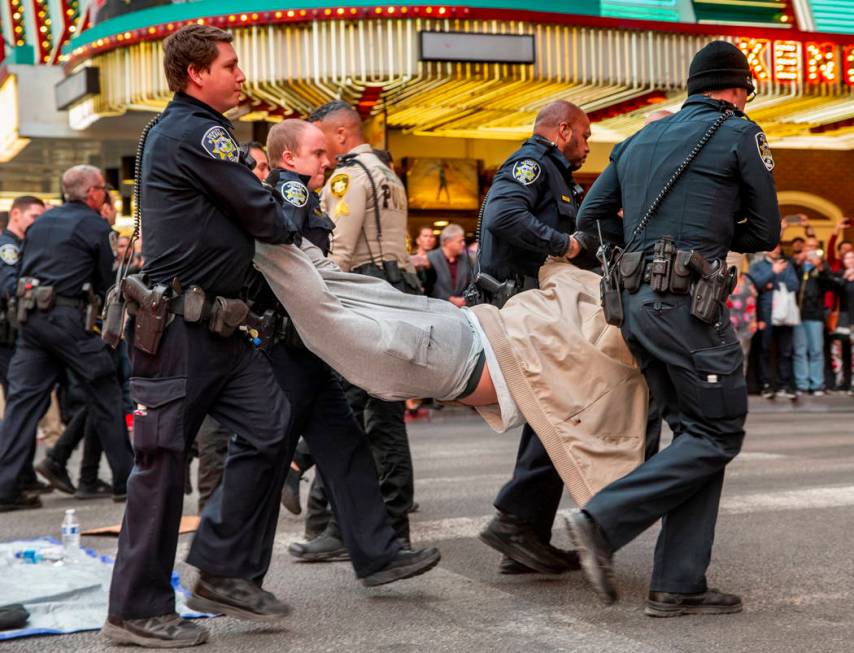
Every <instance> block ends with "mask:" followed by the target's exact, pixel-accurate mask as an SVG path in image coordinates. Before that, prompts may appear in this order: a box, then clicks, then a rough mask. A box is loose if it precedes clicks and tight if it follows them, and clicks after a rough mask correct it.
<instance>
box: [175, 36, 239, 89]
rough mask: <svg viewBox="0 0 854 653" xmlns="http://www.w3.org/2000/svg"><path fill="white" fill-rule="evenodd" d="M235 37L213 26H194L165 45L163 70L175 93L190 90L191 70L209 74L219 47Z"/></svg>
mask: <svg viewBox="0 0 854 653" xmlns="http://www.w3.org/2000/svg"><path fill="white" fill-rule="evenodd" d="M233 38H234V37H233V36H232V35H231V33H230V32H226V31H225V30H223V29H220V28H219V27H214V26H213V25H198V24H195V23H194V24H192V25H187V26H186V27H182V28H181V29H179V30H178V31H177V32H175V33H174V34H172V35H171V36H169V37H167V39H166V40H165V41H163V70H164V71H165V73H166V81H167V82H168V83H169V90H171V91H172V92H173V93H177V92H178V91H183V90H184V89H186V88H187V82H188V81H189V76H188V74H187V69H188V68H189V67H190V66H194V67H195V68H198V69H199V70H206V69H209V68H210V65H211V64H212V63H213V62H214V60H215V59H216V58H217V56H218V55H219V49H218V48H217V46H216V44H217V43H231V41H232V39H233Z"/></svg>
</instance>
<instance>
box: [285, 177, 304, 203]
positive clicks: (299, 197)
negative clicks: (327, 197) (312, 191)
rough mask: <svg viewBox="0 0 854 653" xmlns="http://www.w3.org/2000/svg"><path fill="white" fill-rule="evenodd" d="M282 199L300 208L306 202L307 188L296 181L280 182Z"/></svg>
mask: <svg viewBox="0 0 854 653" xmlns="http://www.w3.org/2000/svg"><path fill="white" fill-rule="evenodd" d="M280 192H281V193H282V199H283V200H285V201H286V202H287V203H288V204H293V205H294V206H296V207H298V208H302V207H303V206H305V205H306V203H307V202H308V188H306V187H305V186H304V185H303V184H301V183H300V182H298V181H286V182H285V183H284V184H282V189H281V191H280Z"/></svg>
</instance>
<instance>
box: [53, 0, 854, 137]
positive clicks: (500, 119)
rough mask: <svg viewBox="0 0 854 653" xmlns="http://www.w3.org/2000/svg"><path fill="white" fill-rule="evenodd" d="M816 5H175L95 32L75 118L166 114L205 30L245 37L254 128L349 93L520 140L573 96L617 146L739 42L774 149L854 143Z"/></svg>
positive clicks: (392, 123) (372, 104)
mask: <svg viewBox="0 0 854 653" xmlns="http://www.w3.org/2000/svg"><path fill="white" fill-rule="evenodd" d="M806 2H807V0H693V1H689V0H645V1H644V2H638V1H637V0H580V1H579V2H573V3H566V4H567V5H572V7H571V9H562V8H560V7H563V5H560V6H558V7H557V8H555V9H552V8H551V7H550V8H549V9H550V11H548V12H537V11H529V10H527V9H525V8H524V4H523V3H522V2H519V1H513V0H492V1H490V0H471V1H470V2H468V3H466V4H465V5H420V4H414V3H404V4H397V5H381V6H378V5H373V4H371V3H369V2H364V1H356V2H352V3H348V4H346V5H337V4H334V3H331V2H327V1H324V0H313V1H307V2H305V3H304V6H305V8H302V9H300V8H288V7H283V6H282V4H281V3H277V2H273V1H271V0H251V1H245V2H237V1H236V0H225V1H223V2H213V1H212V0H202V1H199V2H192V3H182V4H174V5H168V6H163V7H156V8H154V9H150V10H144V11H137V12H134V13H129V14H127V15H124V16H119V17H118V18H114V19H112V20H109V21H106V22H104V23H101V24H98V25H95V26H94V27H92V28H90V29H88V30H86V31H84V32H82V33H81V34H80V35H79V36H78V37H77V38H76V39H74V40H73V41H72V42H71V44H70V45H69V46H67V47H66V48H65V50H64V53H65V55H64V57H65V59H66V69H67V71H68V72H71V71H73V70H76V69H78V68H79V67H81V66H84V65H88V66H96V67H98V68H99V69H100V84H101V92H100V94H98V95H96V96H94V97H91V98H88V99H85V100H83V101H82V102H79V103H78V104H76V105H75V106H73V107H72V108H71V110H70V114H69V115H70V121H71V124H72V126H74V127H75V128H81V129H82V128H85V127H87V126H89V125H91V124H92V123H93V122H95V121H97V120H98V119H99V118H102V117H105V116H118V115H122V114H123V113H125V112H126V111H128V110H146V111H151V110H159V109H161V108H162V107H163V106H165V104H166V102H168V100H169V98H170V96H171V94H170V93H169V91H168V89H167V86H166V82H165V78H164V76H163V72H162V63H161V62H162V45H161V44H162V39H163V38H165V37H166V36H168V34H170V33H171V32H173V31H175V30H176V29H178V28H179V27H181V26H182V25H184V24H187V23H190V22H203V23H207V24H214V25H218V26H222V27H224V28H226V29H229V30H231V31H232V32H233V33H234V35H235V42H234V44H235V47H236V49H237V51H238V54H239V56H240V61H241V67H242V68H243V70H244V72H245V73H246V76H247V82H246V84H245V87H244V90H245V97H244V100H243V102H242V104H241V106H240V108H239V109H238V111H237V113H236V115H235V117H237V118H239V119H242V120H261V119H266V120H273V121H275V120H280V119H282V118H285V117H289V116H300V115H305V114H307V113H308V112H310V111H311V109H312V108H314V107H316V106H317V105H319V104H322V103H323V102H326V101H327V100H329V99H332V98H339V97H340V98H342V99H345V100H347V101H349V102H351V103H353V104H355V105H357V106H358V107H359V108H360V110H361V111H362V112H363V113H364V114H365V115H367V114H370V113H372V112H379V111H384V112H385V113H386V117H387V125H388V126H389V127H392V128H396V129H400V130H402V131H403V132H404V133H411V134H419V135H436V136H455V137H464V138H489V139H512V140H518V139H520V138H522V137H524V136H525V135H527V134H528V133H530V129H531V125H532V123H533V118H534V116H535V115H536V113H537V111H539V109H540V108H542V107H543V106H544V105H545V104H547V103H548V102H551V101H553V100H555V99H566V100H569V101H571V102H574V103H576V104H578V105H580V106H581V107H582V108H583V109H584V110H585V111H587V112H588V114H590V115H591V117H592V119H593V120H594V122H595V126H594V139H596V140H600V141H605V142H613V141H617V140H621V139H622V138H625V137H626V136H628V135H630V134H631V133H633V132H634V131H635V130H636V129H637V128H638V127H639V126H640V125H641V123H642V120H643V118H644V116H645V115H646V114H647V113H648V112H649V111H650V110H651V108H659V107H664V106H669V107H673V108H678V106H679V104H680V103H681V101H682V100H683V99H684V88H685V86H684V84H685V78H686V77H687V69H688V64H689V62H690V59H691V57H692V55H693V53H694V52H696V51H697V50H698V49H699V48H701V47H702V46H703V45H704V44H705V43H707V42H708V41H710V40H713V39H715V38H725V39H729V40H731V41H732V42H734V43H736V44H737V45H738V46H739V47H741V48H742V50H744V52H745V53H746V54H747V55H748V57H749V58H750V61H751V65H752V67H753V70H754V76H755V77H756V79H757V82H758V89H759V93H760V96H759V98H758V100H757V101H756V103H755V104H754V105H751V107H749V113H750V115H751V117H753V118H754V119H756V120H758V121H760V122H762V124H763V126H764V127H765V128H766V129H767V131H768V134H769V137H770V138H771V140H772V141H774V142H776V143H777V144H779V143H781V142H783V143H786V142H794V141H797V142H798V143H804V142H807V143H809V142H812V143H813V144H816V146H821V147H824V146H832V147H846V148H847V147H854V143H852V141H851V132H852V124H854V97H852V93H854V37H850V36H844V35H830V34H818V33H806V32H803V31H800V30H799V29H798V28H797V25H796V24H795V22H796V21H795V16H796V15H797V20H798V21H801V22H802V21H804V20H807V18H806V17H808V18H809V20H815V21H817V20H819V18H821V17H822V16H825V14H821V13H816V12H813V11H811V10H810V9H809V7H808V5H806V4H805V3H806ZM812 4H813V5H818V4H822V3H821V2H813V3H812ZM823 4H824V5H832V4H833V3H832V2H830V0H827V2H824V3H823ZM805 7H807V8H806V9H805ZM570 12H571V13H570ZM649 19H654V20H655V21H657V22H652V21H650V20H649ZM666 21H672V22H666ZM676 21H679V22H676ZM735 22H740V23H741V25H739V26H733V23H735ZM769 25H774V26H775V28H773V29H771V28H769V27H768V26H769ZM424 31H439V32H464V33H473V34H514V35H522V34H527V35H531V37H532V38H533V39H534V50H535V53H536V56H535V62H534V63H533V64H507V63H501V64H499V63H483V62H468V63H461V62H455V63H452V62H442V61H423V60H421V59H420V53H419V36H420V33H421V32H424Z"/></svg>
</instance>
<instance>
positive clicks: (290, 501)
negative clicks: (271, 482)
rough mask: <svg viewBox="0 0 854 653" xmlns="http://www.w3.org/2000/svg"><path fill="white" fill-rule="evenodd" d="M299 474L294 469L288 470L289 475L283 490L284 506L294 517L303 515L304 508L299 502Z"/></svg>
mask: <svg viewBox="0 0 854 653" xmlns="http://www.w3.org/2000/svg"><path fill="white" fill-rule="evenodd" d="M299 484H300V475H299V472H297V471H295V470H294V469H293V468H291V469H289V470H288V475H287V476H286V477H285V485H284V487H283V488H282V505H283V506H284V508H285V510H287V511H288V512H289V513H291V514H292V515H299V514H301V513H302V506H300V502H299Z"/></svg>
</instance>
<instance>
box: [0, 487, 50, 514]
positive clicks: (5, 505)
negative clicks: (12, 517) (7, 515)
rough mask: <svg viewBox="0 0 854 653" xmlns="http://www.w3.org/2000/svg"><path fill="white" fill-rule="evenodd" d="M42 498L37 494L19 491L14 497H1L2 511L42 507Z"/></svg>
mask: <svg viewBox="0 0 854 653" xmlns="http://www.w3.org/2000/svg"><path fill="white" fill-rule="evenodd" d="M41 507H42V500H41V499H40V498H39V495H37V494H24V493H23V492H19V493H18V494H16V495H15V496H13V497H0V512H12V511H13V510H32V509H34V508H41Z"/></svg>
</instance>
